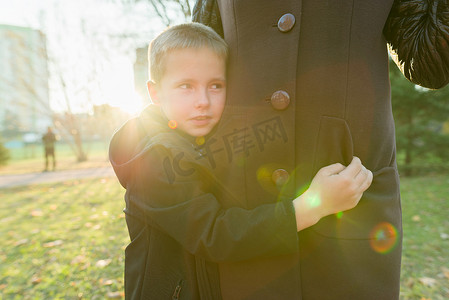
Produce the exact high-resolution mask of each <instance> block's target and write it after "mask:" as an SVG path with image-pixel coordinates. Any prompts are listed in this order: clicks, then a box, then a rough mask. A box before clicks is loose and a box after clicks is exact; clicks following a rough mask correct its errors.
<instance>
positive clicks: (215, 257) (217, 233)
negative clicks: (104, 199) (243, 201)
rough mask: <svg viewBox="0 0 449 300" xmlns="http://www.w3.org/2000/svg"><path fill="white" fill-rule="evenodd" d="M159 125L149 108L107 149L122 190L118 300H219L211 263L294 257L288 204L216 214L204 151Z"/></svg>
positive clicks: (217, 186) (219, 210) (161, 122)
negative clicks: (125, 239) (124, 238)
mask: <svg viewBox="0 0 449 300" xmlns="http://www.w3.org/2000/svg"><path fill="white" fill-rule="evenodd" d="M167 124H168V120H167V119H166V118H165V117H163V116H162V115H161V113H160V112H159V109H158V107H154V106H152V105H150V106H149V107H148V108H147V109H145V110H144V111H143V112H142V113H141V115H140V116H139V117H137V118H134V119H131V120H130V121H128V122H127V123H126V124H125V125H124V126H123V127H122V128H121V129H120V130H119V131H117V132H116V133H115V134H114V137H113V139H112V141H111V145H110V160H111V163H112V165H113V167H114V171H115V173H116V174H117V177H118V179H119V181H120V183H121V184H122V186H123V187H125V188H126V194H125V202H126V208H125V210H124V211H125V214H126V223H127V225H128V232H129V236H130V239H131V243H130V244H129V245H128V246H127V248H126V250H125V296H126V299H172V297H173V299H178V298H177V297H178V296H179V299H211V300H212V299H220V298H221V296H220V286H219V278H218V270H217V265H216V262H220V261H221V262H223V261H228V262H231V261H241V260H248V259H249V258H260V257H271V256H282V255H286V254H291V253H297V252H298V237H297V233H296V223H295V214H294V210H293V207H292V203H291V201H290V200H288V201H283V202H279V203H273V204H267V205H262V206H259V207H258V208H256V209H253V210H245V209H242V208H239V207H233V208H227V209H224V208H223V206H222V204H221V202H222V201H226V202H229V200H224V198H223V197H229V195H228V194H227V193H226V191H223V190H222V188H221V185H220V183H219V182H217V181H216V180H215V179H214V177H213V176H212V175H211V174H210V173H209V170H210V169H211V166H210V165H209V162H208V160H207V159H206V158H204V157H203V155H204V152H203V150H204V147H205V146H204V145H203V146H199V145H198V144H197V143H196V142H195V139H193V138H191V137H188V136H185V135H182V134H178V133H177V132H176V130H172V129H170V128H169V127H168V125H167ZM220 190H221V192H220V193H219V194H220V197H222V198H218V199H217V198H216V197H215V195H216V194H218V192H219V191H220Z"/></svg>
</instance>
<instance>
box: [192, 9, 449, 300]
mask: <svg viewBox="0 0 449 300" xmlns="http://www.w3.org/2000/svg"><path fill="white" fill-rule="evenodd" d="M217 3H218V6H217ZM392 4H393V0H371V1H367V0H343V1H322V0H313V1H312V0H311V1H308V0H302V1H301V0H297V1H272V0H269V1H268V0H267V1H261V0H245V1H239V0H218V1H215V0H204V1H198V2H197V5H196V7H195V9H194V18H193V20H194V21H198V22H203V23H205V24H207V25H210V26H211V27H213V28H215V29H216V31H217V32H219V33H220V32H223V33H224V38H225V40H226V41H227V42H228V44H229V46H230V62H229V69H228V75H229V76H228V97H227V101H228V102H227V109H226V115H225V118H224V120H223V121H222V123H221V127H220V128H219V129H218V131H217V134H216V139H217V141H216V143H215V144H211V146H210V150H209V152H208V153H209V154H210V156H209V158H210V159H211V160H212V158H213V161H214V162H215V163H216V168H215V172H216V174H217V176H218V177H219V178H220V180H221V182H222V183H223V184H224V186H225V187H227V189H228V191H230V192H231V193H233V194H234V196H235V199H236V200H235V202H233V203H227V204H225V205H228V206H234V205H236V206H241V207H245V208H252V207H255V206H257V205H259V204H260V203H273V202H275V201H277V200H279V199H284V198H289V199H292V198H294V197H295V195H298V194H300V193H301V191H303V190H304V189H305V188H306V187H307V185H308V184H309V183H310V181H311V179H312V178H313V176H314V175H315V174H316V172H317V171H318V170H319V169H320V168H321V167H323V166H325V165H328V164H331V163H336V162H340V163H343V164H346V165H347V164H348V163H349V162H350V161H351V158H352V157H353V156H358V157H359V158H360V159H361V161H362V162H363V164H364V165H365V166H366V167H367V168H368V169H370V170H372V171H373V173H374V181H373V184H372V186H371V187H370V188H369V190H368V191H366V192H365V194H364V196H363V198H362V200H361V201H360V203H359V205H358V206H357V207H356V208H355V209H353V210H351V211H348V212H344V213H343V214H341V215H338V216H329V217H327V218H325V219H323V220H321V221H320V222H319V223H318V224H317V225H316V226H313V227H312V228H310V229H307V230H304V231H302V232H301V233H300V234H299V252H298V253H297V254H294V255H290V256H288V257H286V256H279V257H274V258H267V259H257V260H248V261H241V262H236V263H221V264H219V270H220V276H221V281H220V283H221V289H222V292H223V297H224V298H225V299H226V300H227V299H231V300H236V299H264V300H268V299H317V300H325V299H364V300H366V299H373V300H377V299H397V298H398V296H399V274H400V262H401V246H402V245H401V244H402V225H401V204H400V196H399V180H398V172H397V168H396V154H395V134H394V122H393V116H392V111H391V103H390V83H389V78H388V52H387V45H386V40H385V37H384V35H383V32H382V31H383V28H384V25H385V22H386V20H387V17H388V15H389V12H390V9H391V6H392ZM286 14H291V15H286ZM282 16H284V18H283V19H282V20H281V17H282ZM292 16H293V17H294V20H293V19H292ZM282 21H285V22H282ZM292 24H293V27H292V28H290V27H291V25H292ZM285 30H287V31H285ZM423 40H426V39H423ZM446 45H447V44H446ZM446 51H447V49H446ZM415 59H416V58H415ZM428 79H429V78H428ZM440 79H441V78H435V79H434V81H439V80H440ZM445 80H446V82H447V78H446V79H445ZM430 81H432V78H430ZM285 171H286V172H285ZM287 173H288V174H289V175H288V181H287V182H286V183H285V181H286V179H287ZM280 174H281V175H280ZM279 179H280V180H279ZM276 182H277V184H276ZM317 201H319V200H317Z"/></svg>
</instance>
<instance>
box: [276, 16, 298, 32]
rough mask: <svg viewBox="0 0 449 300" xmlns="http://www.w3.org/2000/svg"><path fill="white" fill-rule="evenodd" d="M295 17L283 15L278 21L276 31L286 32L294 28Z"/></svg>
mask: <svg viewBox="0 0 449 300" xmlns="http://www.w3.org/2000/svg"><path fill="white" fill-rule="evenodd" d="M295 22H296V19H295V16H294V15H292V14H285V15H283V16H282V17H281V18H280V19H279V21H278V29H279V31H280V32H288V31H290V30H291V29H292V28H293V26H295Z"/></svg>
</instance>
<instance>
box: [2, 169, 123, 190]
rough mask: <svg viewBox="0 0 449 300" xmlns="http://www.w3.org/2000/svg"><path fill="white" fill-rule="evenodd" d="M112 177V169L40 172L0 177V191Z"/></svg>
mask: <svg viewBox="0 0 449 300" xmlns="http://www.w3.org/2000/svg"><path fill="white" fill-rule="evenodd" d="M111 176H114V171H113V170H112V167H102V168H90V169H78V170H61V171H54V172H40V173H27V174H14V175H0V189H1V188H9V187H17V186H24V185H30V184H39V183H52V182H61V181H67V180H74V179H81V178H95V177H111Z"/></svg>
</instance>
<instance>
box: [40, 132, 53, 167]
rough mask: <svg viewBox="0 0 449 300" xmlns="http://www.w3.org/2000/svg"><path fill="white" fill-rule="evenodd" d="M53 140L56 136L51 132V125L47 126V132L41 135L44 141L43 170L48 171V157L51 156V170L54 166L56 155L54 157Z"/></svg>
mask: <svg viewBox="0 0 449 300" xmlns="http://www.w3.org/2000/svg"><path fill="white" fill-rule="evenodd" d="M55 141H56V137H55V134H54V133H53V130H52V129H51V127H48V128H47V133H46V134H44V135H43V136H42V142H43V143H44V150H45V169H44V172H47V171H48V157H49V156H51V157H52V160H53V165H52V166H53V169H52V170H53V171H54V170H55V168H56V157H55Z"/></svg>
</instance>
